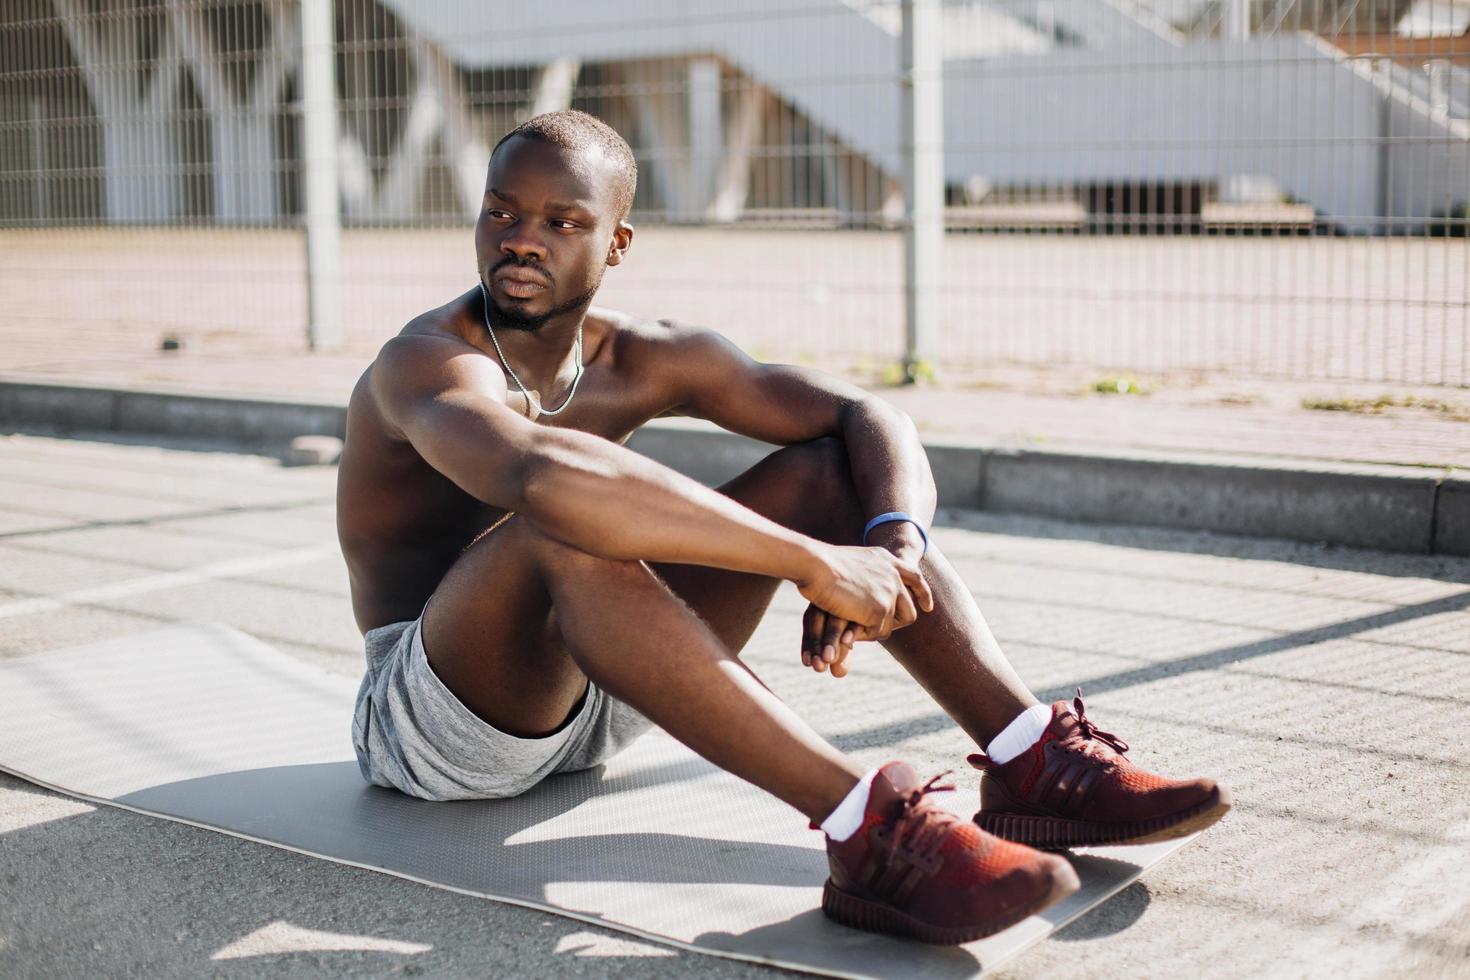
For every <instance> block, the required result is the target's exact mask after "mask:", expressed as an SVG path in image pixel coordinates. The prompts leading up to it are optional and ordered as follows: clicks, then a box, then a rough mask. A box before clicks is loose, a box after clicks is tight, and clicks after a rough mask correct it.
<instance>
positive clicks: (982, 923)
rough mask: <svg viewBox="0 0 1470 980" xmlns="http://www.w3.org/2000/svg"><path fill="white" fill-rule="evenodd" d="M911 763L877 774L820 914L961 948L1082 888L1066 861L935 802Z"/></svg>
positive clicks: (836, 850) (837, 850) (832, 860)
mask: <svg viewBox="0 0 1470 980" xmlns="http://www.w3.org/2000/svg"><path fill="white" fill-rule="evenodd" d="M942 778H943V775H941V776H936V777H935V778H934V779H931V780H929V782H927V783H924V784H922V785H921V784H920V783H919V777H918V776H917V775H915V774H914V770H913V769H911V768H910V767H909V766H908V765H907V764H906V763H903V762H890V763H888V765H886V766H884V767H883V768H882V769H880V770H879V771H878V775H877V776H876V777H875V778H874V779H873V787H872V790H871V791H870V793H869V795H868V808H867V812H866V813H865V814H864V817H863V825H862V827H860V828H859V829H858V831H857V833H855V834H853V835H852V836H851V837H849V838H848V839H847V840H845V841H842V842H840V843H839V842H836V841H833V840H831V839H830V838H829V839H828V840H827V863H828V864H829V865H830V866H831V869H832V877H831V878H829V879H827V885H826V887H825V888H824V889H823V890H822V911H823V912H825V913H827V915H828V917H829V918H832V919H834V920H836V921H837V922H840V923H842V924H843V925H846V926H853V927H855V928H858V929H867V930H870V931H872V932H887V933H893V934H894V935H898V936H907V937H909V938H911V939H918V940H922V941H923V942H926V943H942V944H945V945H957V944H959V943H967V942H970V941H971V940H974V939H980V938H981V937H983V936H989V935H991V934H992V933H996V932H999V931H1000V930H1002V929H1005V928H1006V927H1008V926H1012V925H1014V924H1016V923H1017V922H1020V921H1021V920H1022V919H1024V918H1026V917H1027V916H1028V915H1031V914H1033V913H1035V912H1039V911H1041V910H1042V909H1044V908H1046V907H1047V906H1048V905H1051V904H1053V903H1054V902H1058V901H1060V900H1061V899H1063V898H1065V897H1067V896H1068V895H1070V894H1072V893H1073V892H1074V891H1076V890H1077V888H1078V887H1079V883H1078V881H1077V873H1076V872H1075V871H1073V870H1072V866H1071V865H1070V864H1068V863H1067V862H1066V861H1065V860H1063V859H1062V858H1059V857H1057V856H1055V855H1052V854H1042V853H1041V852H1039V851H1034V850H1032V849H1031V848H1029V847H1021V846H1020V845H1017V844H1011V843H1007V842H1006V841H1003V840H997V839H996V838H995V837H992V836H991V835H990V834H987V833H985V832H984V831H982V830H980V829H979V828H978V827H976V826H975V825H974V824H973V823H971V822H969V821H967V820H963V819H961V818H959V817H956V816H955V815H954V814H952V813H950V812H949V811H948V810H946V809H944V808H943V807H941V806H939V805H938V804H936V803H934V802H933V801H932V800H930V799H928V798H927V794H929V793H935V792H942V791H945V790H952V789H954V787H953V786H936V785H935V783H937V782H938V781H939V780H940V779H942Z"/></svg>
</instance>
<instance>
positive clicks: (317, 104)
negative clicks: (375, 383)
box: [301, 0, 342, 351]
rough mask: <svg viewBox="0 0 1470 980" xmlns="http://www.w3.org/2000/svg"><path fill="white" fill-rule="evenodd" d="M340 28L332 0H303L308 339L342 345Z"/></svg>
mask: <svg viewBox="0 0 1470 980" xmlns="http://www.w3.org/2000/svg"><path fill="white" fill-rule="evenodd" d="M335 32H336V26H335V24H334V18H333V16H332V0H301V104H302V115H303V117H304V118H303V128H304V129H305V131H306V132H305V140H304V143H305V145H304V147H303V152H302V158H303V163H304V167H305V175H304V181H303V183H304V184H305V185H306V186H305V191H306V305H307V326H306V342H307V344H308V345H309V346H310V347H311V349H312V350H316V351H330V350H337V349H338V348H340V347H341V346H342V306H341V300H340V296H339V288H338V285H339V274H338V269H339V264H338V257H339V255H340V253H341V243H342V228H341V220H340V218H339V211H338V209H339V204H338V193H337V90H336V75H337V66H336V57H335Z"/></svg>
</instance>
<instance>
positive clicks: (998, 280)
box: [0, 0, 1470, 386]
mask: <svg viewBox="0 0 1470 980" xmlns="http://www.w3.org/2000/svg"><path fill="white" fill-rule="evenodd" d="M517 6H518V8H519V9H508V8H509V7H510V5H494V6H493V7H492V6H488V5H485V4H482V3H476V2H473V0H421V2H410V0H338V2H337V3H336V4H335V5H334V16H335V32H336V42H335V52H334V58H335V65H336V73H335V74H336V78H335V82H336V91H337V100H338V127H339V139H338V141H337V152H336V157H337V160H336V166H335V174H336V181H337V186H338V190H339V199H340V205H341V221H342V225H343V228H344V235H343V244H342V257H341V265H340V276H341V287H342V288H341V294H340V296H341V299H340V302H341V305H342V318H343V322H344V324H345V327H346V335H345V344H346V347H347V350H348V351H349V352H360V353H362V354H364V355H366V354H369V353H371V351H372V350H374V349H376V347H377V345H378V344H380V343H381V342H382V341H383V340H384V339H386V337H388V336H390V335H391V334H393V333H394V332H396V331H397V330H398V329H399V328H400V327H401V326H402V324H403V323H404V322H405V321H406V320H407V319H408V318H409V317H411V316H413V315H414V314H416V313H418V312H420V311H422V310H424V309H427V308H430V307H432V306H436V305H438V304H440V303H442V302H444V301H445V300H446V299H447V298H449V297H450V296H453V295H455V294H457V293H458V292H460V291H462V290H463V289H465V288H467V287H468V286H469V285H470V284H472V282H473V275H474V273H473V265H472V255H473V248H472V244H471V240H470V237H469V234H468V228H469V225H470V223H471V222H472V220H473V217H474V215H475V213H476V209H477V208H478V206H479V202H480V197H481V192H482V187H483V180H484V168H485V163H486V160H487V159H488V156H489V152H490V148H491V147H492V146H493V145H494V143H495V141H496V140H497V139H498V138H499V136H500V135H501V134H502V133H503V132H505V131H506V130H507V129H509V128H510V127H511V126H513V125H514V124H515V123H516V122H517V121H519V120H521V119H524V118H527V117H528V116H529V115H531V114H534V113H536V112H540V111H544V110H548V109H554V108H559V107H565V106H573V107H576V108H581V109H585V110H587V111H589V112H592V113H594V114H596V115H598V116H600V117H602V118H603V119H605V120H607V121H608V122H609V123H611V124H612V125H613V126H614V127H615V128H617V129H618V130H619V132H621V133H622V134H623V135H624V136H625V137H626V138H627V139H628V140H629V142H630V144H631V145H632V146H633V148H634V150H635V153H636V155H637V157H638V160H639V166H640V183H639V188H638V193H637V198H636V200H635V210H634V215H633V220H634V223H635V225H636V226H637V227H638V234H637V236H636V238H635V242H634V247H633V251H632V252H631V253H630V256H629V260H628V262H627V263H625V264H624V265H623V266H620V267H619V268H617V269H614V270H611V271H610V272H609V274H608V276H607V278H606V279H605V280H604V287H603V292H602V294H601V295H600V297H599V302H601V303H604V304H606V305H609V306H615V307H619V308H623V309H626V310H628V311H629V312H632V313H635V314H639V315H646V316H650V317H673V318H677V319H684V320H692V321H696V322H702V323H705V324H708V325H710V326H713V327H716V328H717V329H720V330H722V331H723V332H725V333H727V334H728V335H730V336H731V337H732V338H734V339H735V340H736V341H737V342H739V343H741V344H742V345H743V346H745V347H746V348H747V349H748V350H750V351H751V352H752V353H754V354H756V355H757V356H762V357H766V358H771V359H786V360H798V361H806V362H811V363H819V364H822V365H823V366H826V367H829V368H833V369H835V370H839V371H849V370H855V369H857V370H861V369H865V368H874V367H877V366H880V365H886V364H892V363H895V362H897V360H898V359H899V358H900V357H901V355H902V354H903V349H904V322H903V320H904V302H903V245H902V235H903V224H904V202H903V195H902V188H901V181H900V177H901V172H902V167H903V159H904V154H905V146H904V143H903V137H902V125H901V121H900V112H901V104H902V93H903V85H904V79H903V77H902V69H901V61H900V32H901V26H900V22H901V6H902V5H901V4H900V3H899V2H897V0H880V2H866V0H796V2H791V3H783V4H776V3H773V2H770V3H767V2H756V3H752V2H750V0H705V2H702V3H700V4H681V3H677V2H674V0H630V2H628V3H624V4H620V5H617V6H616V8H609V7H607V6H606V5H605V4H594V3H591V2H583V0H567V2H563V3H558V4H553V5H538V6H532V5H517ZM939 16H940V18H941V41H942V49H943V99H944V104H943V112H944V124H943V130H944V153H943V158H944V183H945V201H946V209H945V222H946V226H947V228H948V232H947V234H946V236H945V250H944V257H943V259H942V269H939V270H937V272H938V281H939V282H940V283H941V285H940V287H939V290H940V294H941V298H940V304H939V322H940V335H939V344H938V358H939V362H938V365H937V366H938V367H939V369H940V370H941V371H944V370H953V371H967V370H970V369H974V368H989V367H993V366H995V365H1007V364H1020V365H1031V366H1037V367H1051V366H1055V365H1089V366H1093V367H1096V368H1098V369H1109V370H1128V371H1157V372H1190V371H1199V372H1214V373H1225V374H1238V375H1241V376H1250V377H1259V378H1285V379H1294V380H1307V379H1344V380H1364V381H1383V382H1395V383H1404V384H1429V385H1453V386H1466V385H1470V365H1467V356H1466V342H1467V335H1470V327H1467V319H1470V275H1467V273H1470V250H1467V247H1466V239H1465V234H1466V228H1467V222H1466V206H1467V201H1470V36H1467V35H1466V26H1467V24H1470V3H1466V2H1463V0H1310V2H1308V0H987V2H976V0H956V2H947V3H944V4H942V6H941V10H940V13H939ZM0 52H3V54H0V277H3V293H4V296H5V300H6V301H5V303H4V305H3V309H0V325H3V326H0V329H3V330H4V337H5V343H4V348H5V350H4V354H3V355H0V361H3V362H4V363H8V364H10V365H12V366H13V365H16V364H21V363H26V362H27V361H26V359H27V358H33V357H35V356H41V355H42V353H43V352H53V351H54V349H55V339H54V338H55V336H56V335H57V334H58V332H65V333H66V334H67V335H68V336H70V337H72V338H74V339H75V341H76V350H77V355H76V356H87V357H106V356H110V355H113V354H117V353H121V352H125V351H131V350H137V349H149V348H153V347H156V346H157V344H158V343H159V340H160V337H161V336H163V335H170V336H173V337H177V338H182V340H183V341H184V342H188V343H193V344H196V345H199V346H201V347H203V348H204V349H207V350H211V351H217V352H220V353H234V354H242V353H245V354H248V353H250V352H254V351H265V350H293V349H302V348H304V345H305V336H306V319H307V309H308V305H307V286H306V262H305V258H304V249H303V246H302V232H301V228H302V223H303V210H304V207H305V191H304V172H305V166H304V158H303V154H304V140H303V130H302V86H301V61H302V56H301V40H300V9H299V5H298V4H297V3H296V2H294V0H250V2H240V0H132V2H99V0H12V2H10V3H7V4H5V5H4V7H3V9H0ZM48 356H49V355H48Z"/></svg>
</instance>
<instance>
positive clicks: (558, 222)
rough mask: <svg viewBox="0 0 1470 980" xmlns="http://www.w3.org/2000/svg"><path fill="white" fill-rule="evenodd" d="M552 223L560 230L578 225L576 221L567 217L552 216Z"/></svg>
mask: <svg viewBox="0 0 1470 980" xmlns="http://www.w3.org/2000/svg"><path fill="white" fill-rule="evenodd" d="M551 225H552V227H553V228H556V229H557V230H558V231H568V230H570V229H573V228H576V227H577V223H576V222H575V221H568V220H567V219H566V218H552V219H551Z"/></svg>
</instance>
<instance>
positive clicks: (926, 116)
mask: <svg viewBox="0 0 1470 980" xmlns="http://www.w3.org/2000/svg"><path fill="white" fill-rule="evenodd" d="M902 64H903V67H902V74H901V75H900V86H901V90H902V94H903V98H902V100H901V101H902V103H903V204H904V223H903V254H904V285H903V290H904V323H905V338H904V339H905V343H904V355H903V374H904V379H905V381H907V382H909V383H913V382H915V381H918V380H919V379H920V378H922V377H924V376H926V375H928V376H932V375H933V373H934V370H935V361H936V359H937V358H938V356H939V310H940V295H939V291H940V287H941V285H942V279H943V271H944V269H943V266H944V91H943V77H944V75H943V71H944V61H943V55H942V51H941V48H940V0H904V3H903V62H902Z"/></svg>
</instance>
